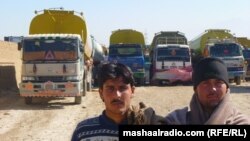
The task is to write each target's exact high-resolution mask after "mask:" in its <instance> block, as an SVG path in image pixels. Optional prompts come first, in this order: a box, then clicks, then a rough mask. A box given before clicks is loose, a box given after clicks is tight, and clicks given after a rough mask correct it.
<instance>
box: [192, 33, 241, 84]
mask: <svg viewBox="0 0 250 141" xmlns="http://www.w3.org/2000/svg"><path fill="white" fill-rule="evenodd" d="M189 46H190V48H191V50H192V52H193V53H192V60H193V62H192V63H193V64H194V65H195V63H196V62H197V61H198V60H199V58H202V57H216V58H220V59H222V60H223V61H224V62H225V64H226V65H227V70H228V76H229V79H230V82H233V81H235V82H236V84H237V85H240V84H241V79H242V78H243V74H244V69H243V67H244V57H243V54H242V50H243V46H242V45H240V44H239V43H237V42H236V40H235V37H234V36H233V34H231V33H230V30H227V29H209V30H206V31H205V32H204V33H202V34H200V35H199V36H198V37H196V38H195V39H193V40H191V41H190V42H189Z"/></svg>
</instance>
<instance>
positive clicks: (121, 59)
mask: <svg viewBox="0 0 250 141" xmlns="http://www.w3.org/2000/svg"><path fill="white" fill-rule="evenodd" d="M144 47H145V40H144V36H143V34H142V33H141V32H139V31H136V30H133V29H119V30H116V31H113V32H112V34H111V36H110V45H109V55H108V61H110V62H118V63H122V64H125V65H127V66H128V67H130V69H131V70H132V72H133V75H134V78H135V81H136V83H137V84H138V85H144V84H145V78H146V76H145V58H144V52H143V49H144Z"/></svg>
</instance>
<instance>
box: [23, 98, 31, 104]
mask: <svg viewBox="0 0 250 141" xmlns="http://www.w3.org/2000/svg"><path fill="white" fill-rule="evenodd" d="M24 100H25V104H27V105H30V104H31V103H32V97H25V98H24Z"/></svg>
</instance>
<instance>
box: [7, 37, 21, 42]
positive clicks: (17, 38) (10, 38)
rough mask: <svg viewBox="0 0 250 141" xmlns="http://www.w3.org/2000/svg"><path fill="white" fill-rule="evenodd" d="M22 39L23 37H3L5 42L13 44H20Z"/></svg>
mask: <svg viewBox="0 0 250 141" xmlns="http://www.w3.org/2000/svg"><path fill="white" fill-rule="evenodd" d="M22 39H23V36H5V37H4V41H6V42H15V43H20V42H21V41H22Z"/></svg>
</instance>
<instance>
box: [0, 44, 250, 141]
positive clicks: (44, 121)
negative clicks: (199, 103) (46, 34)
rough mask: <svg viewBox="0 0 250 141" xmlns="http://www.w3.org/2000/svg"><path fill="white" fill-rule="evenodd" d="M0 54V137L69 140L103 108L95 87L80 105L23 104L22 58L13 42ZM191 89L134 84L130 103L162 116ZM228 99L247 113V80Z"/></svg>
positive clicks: (61, 101) (0, 47)
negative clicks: (20, 87) (20, 94)
mask: <svg viewBox="0 0 250 141" xmlns="http://www.w3.org/2000/svg"><path fill="white" fill-rule="evenodd" d="M0 57H1V58H0V85H1V86H2V87H0V140H1V141H57V140H60V141H69V140H70V138H71V135H72V132H73V130H74V128H75V126H76V124H77V123H78V122H80V121H81V120H84V119H86V118H89V117H93V116H97V115H99V114H100V113H101V112H102V110H103V108H104V105H103V103H102V101H101V100H100V98H99V95H98V92H97V89H94V90H93V91H92V92H88V93H87V95H86V96H85V97H84V98H83V101H82V104H80V105H75V104H74V98H36V99H34V102H33V104H32V105H26V104H25V103H24V99H23V98H21V97H20V96H19V92H18V88H17V87H18V85H17V84H18V83H19V82H20V75H21V72H20V70H21V61H20V53H19V52H18V51H17V46H16V44H9V43H1V42H0ZM13 75H14V76H13ZM7 76H10V77H7ZM8 78H9V79H8ZM192 93H193V88H192V86H171V87H170V86H163V87H156V86H145V87H137V88H136V91H135V97H134V98H133V104H138V103H139V102H141V101H143V102H144V103H145V104H146V105H147V106H150V107H153V108H154V109H155V111H156V113H157V114H159V115H162V116H165V115H166V114H168V113H169V112H170V111H172V110H174V109H177V108H181V107H183V106H185V105H188V104H189V101H190V98H191V96H192ZM231 99H232V102H233V103H234V105H235V106H236V107H237V108H238V109H239V110H240V111H241V112H242V113H244V114H247V115H248V116H250V102H249V101H250V82H244V83H242V85H240V86H236V85H234V84H232V85H231Z"/></svg>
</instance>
